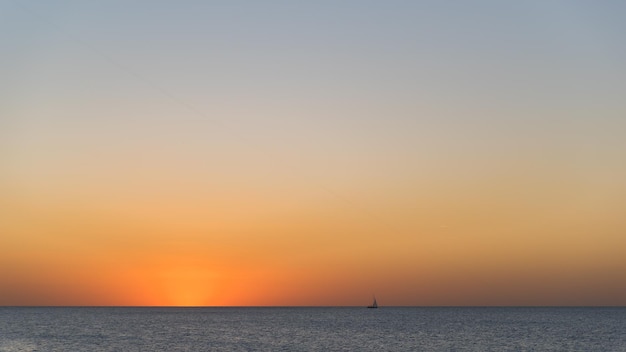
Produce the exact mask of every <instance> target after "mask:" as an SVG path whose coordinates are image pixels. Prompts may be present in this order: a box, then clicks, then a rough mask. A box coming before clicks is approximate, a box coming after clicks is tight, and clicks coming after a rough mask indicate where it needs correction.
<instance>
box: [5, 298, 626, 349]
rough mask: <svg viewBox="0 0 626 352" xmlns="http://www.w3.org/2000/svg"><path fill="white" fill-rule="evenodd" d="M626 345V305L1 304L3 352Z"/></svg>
mask: <svg viewBox="0 0 626 352" xmlns="http://www.w3.org/2000/svg"><path fill="white" fill-rule="evenodd" d="M257 350H258V351H603V352H606V351H626V308H391V307H383V308H380V309H365V308H1V307H0V351H257Z"/></svg>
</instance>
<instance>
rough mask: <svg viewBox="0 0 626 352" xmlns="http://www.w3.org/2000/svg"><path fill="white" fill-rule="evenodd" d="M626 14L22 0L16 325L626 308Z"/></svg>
mask: <svg viewBox="0 0 626 352" xmlns="http://www.w3.org/2000/svg"><path fill="white" fill-rule="evenodd" d="M624 13H626V5H625V4H624V3H623V2H619V1H523V2H513V1H506V2H501V1H493V2H483V1H475V2H447V1H309V2H293V1H265V2H260V1H259V2H257V1H249V2H244V1H220V2H212V1H132V2H128V1H89V2H85V1H54V2H50V1H2V2H1V3H0V305H367V304H369V303H370V301H371V297H372V294H376V296H377V298H378V301H379V303H380V304H382V305H626V276H625V274H624V273H625V272H626V255H624V254H625V249H626V41H625V40H624V34H625V33H626V22H625V21H624Z"/></svg>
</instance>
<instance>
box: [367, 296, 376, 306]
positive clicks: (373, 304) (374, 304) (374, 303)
mask: <svg viewBox="0 0 626 352" xmlns="http://www.w3.org/2000/svg"><path fill="white" fill-rule="evenodd" d="M367 308H378V303H376V296H374V302H373V303H372V305H371V306H367Z"/></svg>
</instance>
